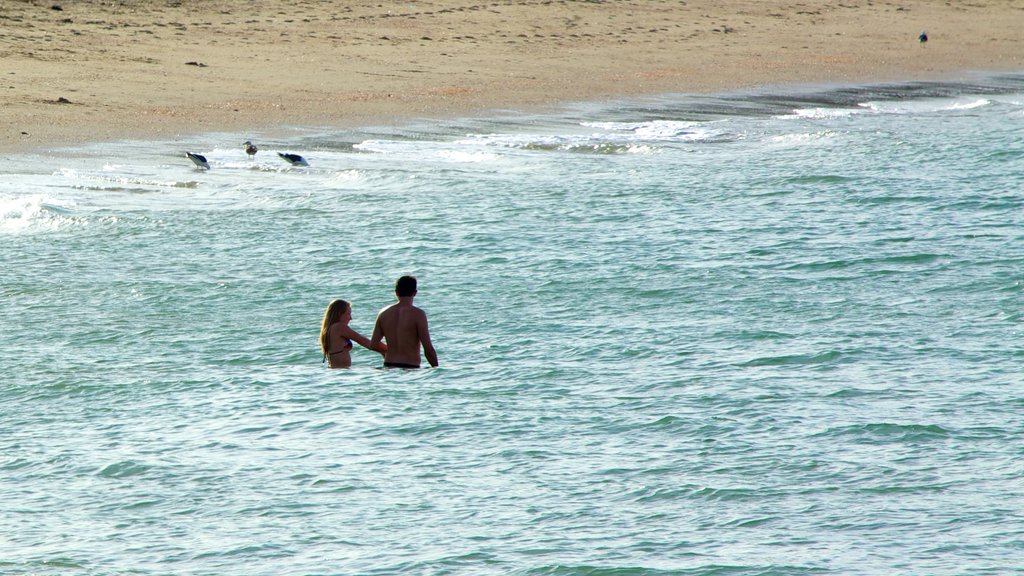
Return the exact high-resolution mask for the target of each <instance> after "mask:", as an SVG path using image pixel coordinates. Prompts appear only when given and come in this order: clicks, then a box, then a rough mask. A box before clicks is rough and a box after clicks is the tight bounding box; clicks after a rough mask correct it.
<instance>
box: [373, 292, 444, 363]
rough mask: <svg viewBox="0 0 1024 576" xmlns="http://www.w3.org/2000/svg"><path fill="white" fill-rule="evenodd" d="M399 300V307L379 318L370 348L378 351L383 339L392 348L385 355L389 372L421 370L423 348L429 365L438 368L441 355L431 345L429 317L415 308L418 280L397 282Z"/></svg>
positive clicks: (393, 307)
mask: <svg viewBox="0 0 1024 576" xmlns="http://www.w3.org/2000/svg"><path fill="white" fill-rule="evenodd" d="M395 296H398V303H397V304H392V305H391V306H388V307H387V308H385V309H383V310H381V311H380V313H379V314H377V323H376V324H374V326H373V336H372V337H371V338H370V347H371V348H374V347H375V346H376V345H377V344H378V343H380V340H381V337H383V338H384V340H386V341H387V345H388V349H387V354H385V355H384V367H385V368H419V367H420V346H422V347H423V355H424V356H426V357H427V362H430V365H431V366H433V367H434V368H437V352H436V351H435V350H434V345H433V344H432V343H431V342H430V330H429V329H428V328H427V313H426V312H424V311H423V310H421V309H419V308H417V307H415V306H413V305H412V299H413V298H414V297H415V296H416V278H415V277H413V276H402V277H401V278H399V279H398V281H397V282H395Z"/></svg>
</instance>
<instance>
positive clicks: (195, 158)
mask: <svg viewBox="0 0 1024 576" xmlns="http://www.w3.org/2000/svg"><path fill="white" fill-rule="evenodd" d="M185 156H187V157H188V159H189V160H191V161H192V163H193V164H195V165H196V166H198V167H199V168H205V169H207V170H209V169H210V163H209V162H207V161H206V156H203V155H202V154H193V153H191V152H185Z"/></svg>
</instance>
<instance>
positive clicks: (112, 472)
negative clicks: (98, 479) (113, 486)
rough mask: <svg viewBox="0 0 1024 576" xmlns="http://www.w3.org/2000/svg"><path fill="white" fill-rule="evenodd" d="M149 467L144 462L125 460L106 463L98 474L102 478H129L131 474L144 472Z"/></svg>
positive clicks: (137, 474)
mask: <svg viewBox="0 0 1024 576" xmlns="http://www.w3.org/2000/svg"><path fill="white" fill-rule="evenodd" d="M149 469H150V467H149V466H147V465H145V464H140V463H138V462H134V461H132V460H127V461H125V462H115V463H114V464H108V465H107V466H104V467H103V468H102V469H101V470H100V471H99V472H98V474H99V475H100V476H103V477H104V478H129V477H131V476H139V475H141V474H145V473H146V472H148V471H149Z"/></svg>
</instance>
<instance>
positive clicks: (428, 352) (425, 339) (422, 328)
mask: <svg viewBox="0 0 1024 576" xmlns="http://www.w3.org/2000/svg"><path fill="white" fill-rule="evenodd" d="M416 331H417V333H418V335H419V337H420V344H422V345H423V355H424V356H426V357H427V362H429V363H430V365H431V366H433V367H434V368H437V351H436V350H434V344H433V343H432V342H431V341H430V327H429V326H427V314H426V313H424V314H423V318H421V319H420V321H419V322H417V323H416Z"/></svg>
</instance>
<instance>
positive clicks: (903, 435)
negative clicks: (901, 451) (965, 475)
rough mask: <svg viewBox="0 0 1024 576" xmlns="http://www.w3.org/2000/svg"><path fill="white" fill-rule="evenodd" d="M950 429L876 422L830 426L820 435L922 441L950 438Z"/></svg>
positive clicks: (893, 440) (930, 425) (874, 440)
mask: <svg viewBox="0 0 1024 576" xmlns="http://www.w3.org/2000/svg"><path fill="white" fill-rule="evenodd" d="M950 435H951V432H950V431H949V430H946V429H945V428H943V427H942V426H938V425H935V424H893V423H890V422H874V423H870V424H855V425H851V426H841V427H837V428H829V429H828V430H826V431H825V432H823V433H820V434H818V436H829V437H835V436H855V437H857V438H860V439H862V440H864V441H871V442H876V441H891V442H906V441H921V440H938V439H943V438H948V437H949V436H950Z"/></svg>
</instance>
